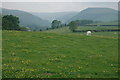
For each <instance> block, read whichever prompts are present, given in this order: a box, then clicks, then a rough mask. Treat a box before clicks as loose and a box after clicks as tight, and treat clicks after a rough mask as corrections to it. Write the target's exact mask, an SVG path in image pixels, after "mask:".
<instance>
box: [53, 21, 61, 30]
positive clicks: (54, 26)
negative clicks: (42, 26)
mask: <svg viewBox="0 0 120 80" xmlns="http://www.w3.org/2000/svg"><path fill="white" fill-rule="evenodd" d="M51 26H52V29H55V28H59V27H60V26H61V21H58V20H53V21H52V23H51Z"/></svg>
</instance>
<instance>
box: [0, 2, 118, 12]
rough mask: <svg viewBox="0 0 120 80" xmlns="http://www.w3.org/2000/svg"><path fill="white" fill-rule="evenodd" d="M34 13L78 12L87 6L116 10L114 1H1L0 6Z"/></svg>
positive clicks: (116, 5)
mask: <svg viewBox="0 0 120 80" xmlns="http://www.w3.org/2000/svg"><path fill="white" fill-rule="evenodd" d="M1 8H5V9H10V10H21V11H26V12H34V13H57V12H80V11H82V10H84V9H87V8H111V9H114V10H118V3H116V2H78V3H76V2H59V3H58V2H38V3H37V2H3V3H2V7H1Z"/></svg>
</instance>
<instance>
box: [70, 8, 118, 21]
mask: <svg viewBox="0 0 120 80" xmlns="http://www.w3.org/2000/svg"><path fill="white" fill-rule="evenodd" d="M83 19H89V20H94V21H103V22H104V21H114V20H118V11H117V10H114V9H111V8H87V9H85V10H82V11H80V12H79V13H78V14H77V15H75V16H74V17H72V18H71V19H69V20H68V22H70V21H73V20H83Z"/></svg>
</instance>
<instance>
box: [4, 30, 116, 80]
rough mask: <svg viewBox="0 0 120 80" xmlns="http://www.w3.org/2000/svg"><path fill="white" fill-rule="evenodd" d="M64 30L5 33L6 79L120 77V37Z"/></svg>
mask: <svg viewBox="0 0 120 80" xmlns="http://www.w3.org/2000/svg"><path fill="white" fill-rule="evenodd" d="M61 29H62V28H61ZM61 31H63V32H61ZM61 31H60V30H50V31H46V32H24V31H23V32H21V31H3V32H2V33H3V39H2V41H3V42H2V43H3V48H2V51H3V55H2V60H3V63H2V67H3V69H2V72H3V73H2V77H3V78H117V77H118V74H117V73H118V45H117V44H118V39H117V38H113V37H106V36H104V37H101V36H99V35H94V36H86V35H82V34H74V33H71V32H69V31H68V32H66V33H64V30H61ZM68 33H69V34H68Z"/></svg>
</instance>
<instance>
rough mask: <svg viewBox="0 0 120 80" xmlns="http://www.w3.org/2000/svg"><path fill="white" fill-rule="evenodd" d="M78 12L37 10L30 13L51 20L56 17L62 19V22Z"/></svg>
mask: <svg viewBox="0 0 120 80" xmlns="http://www.w3.org/2000/svg"><path fill="white" fill-rule="evenodd" d="M77 13H78V12H55V13H38V12H31V14H33V15H35V16H38V17H40V18H42V19H45V20H48V21H49V22H52V21H53V20H55V19H57V20H60V21H62V22H63V23H64V22H65V21H67V20H69V19H70V18H72V17H73V16H75V15H76V14H77Z"/></svg>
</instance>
